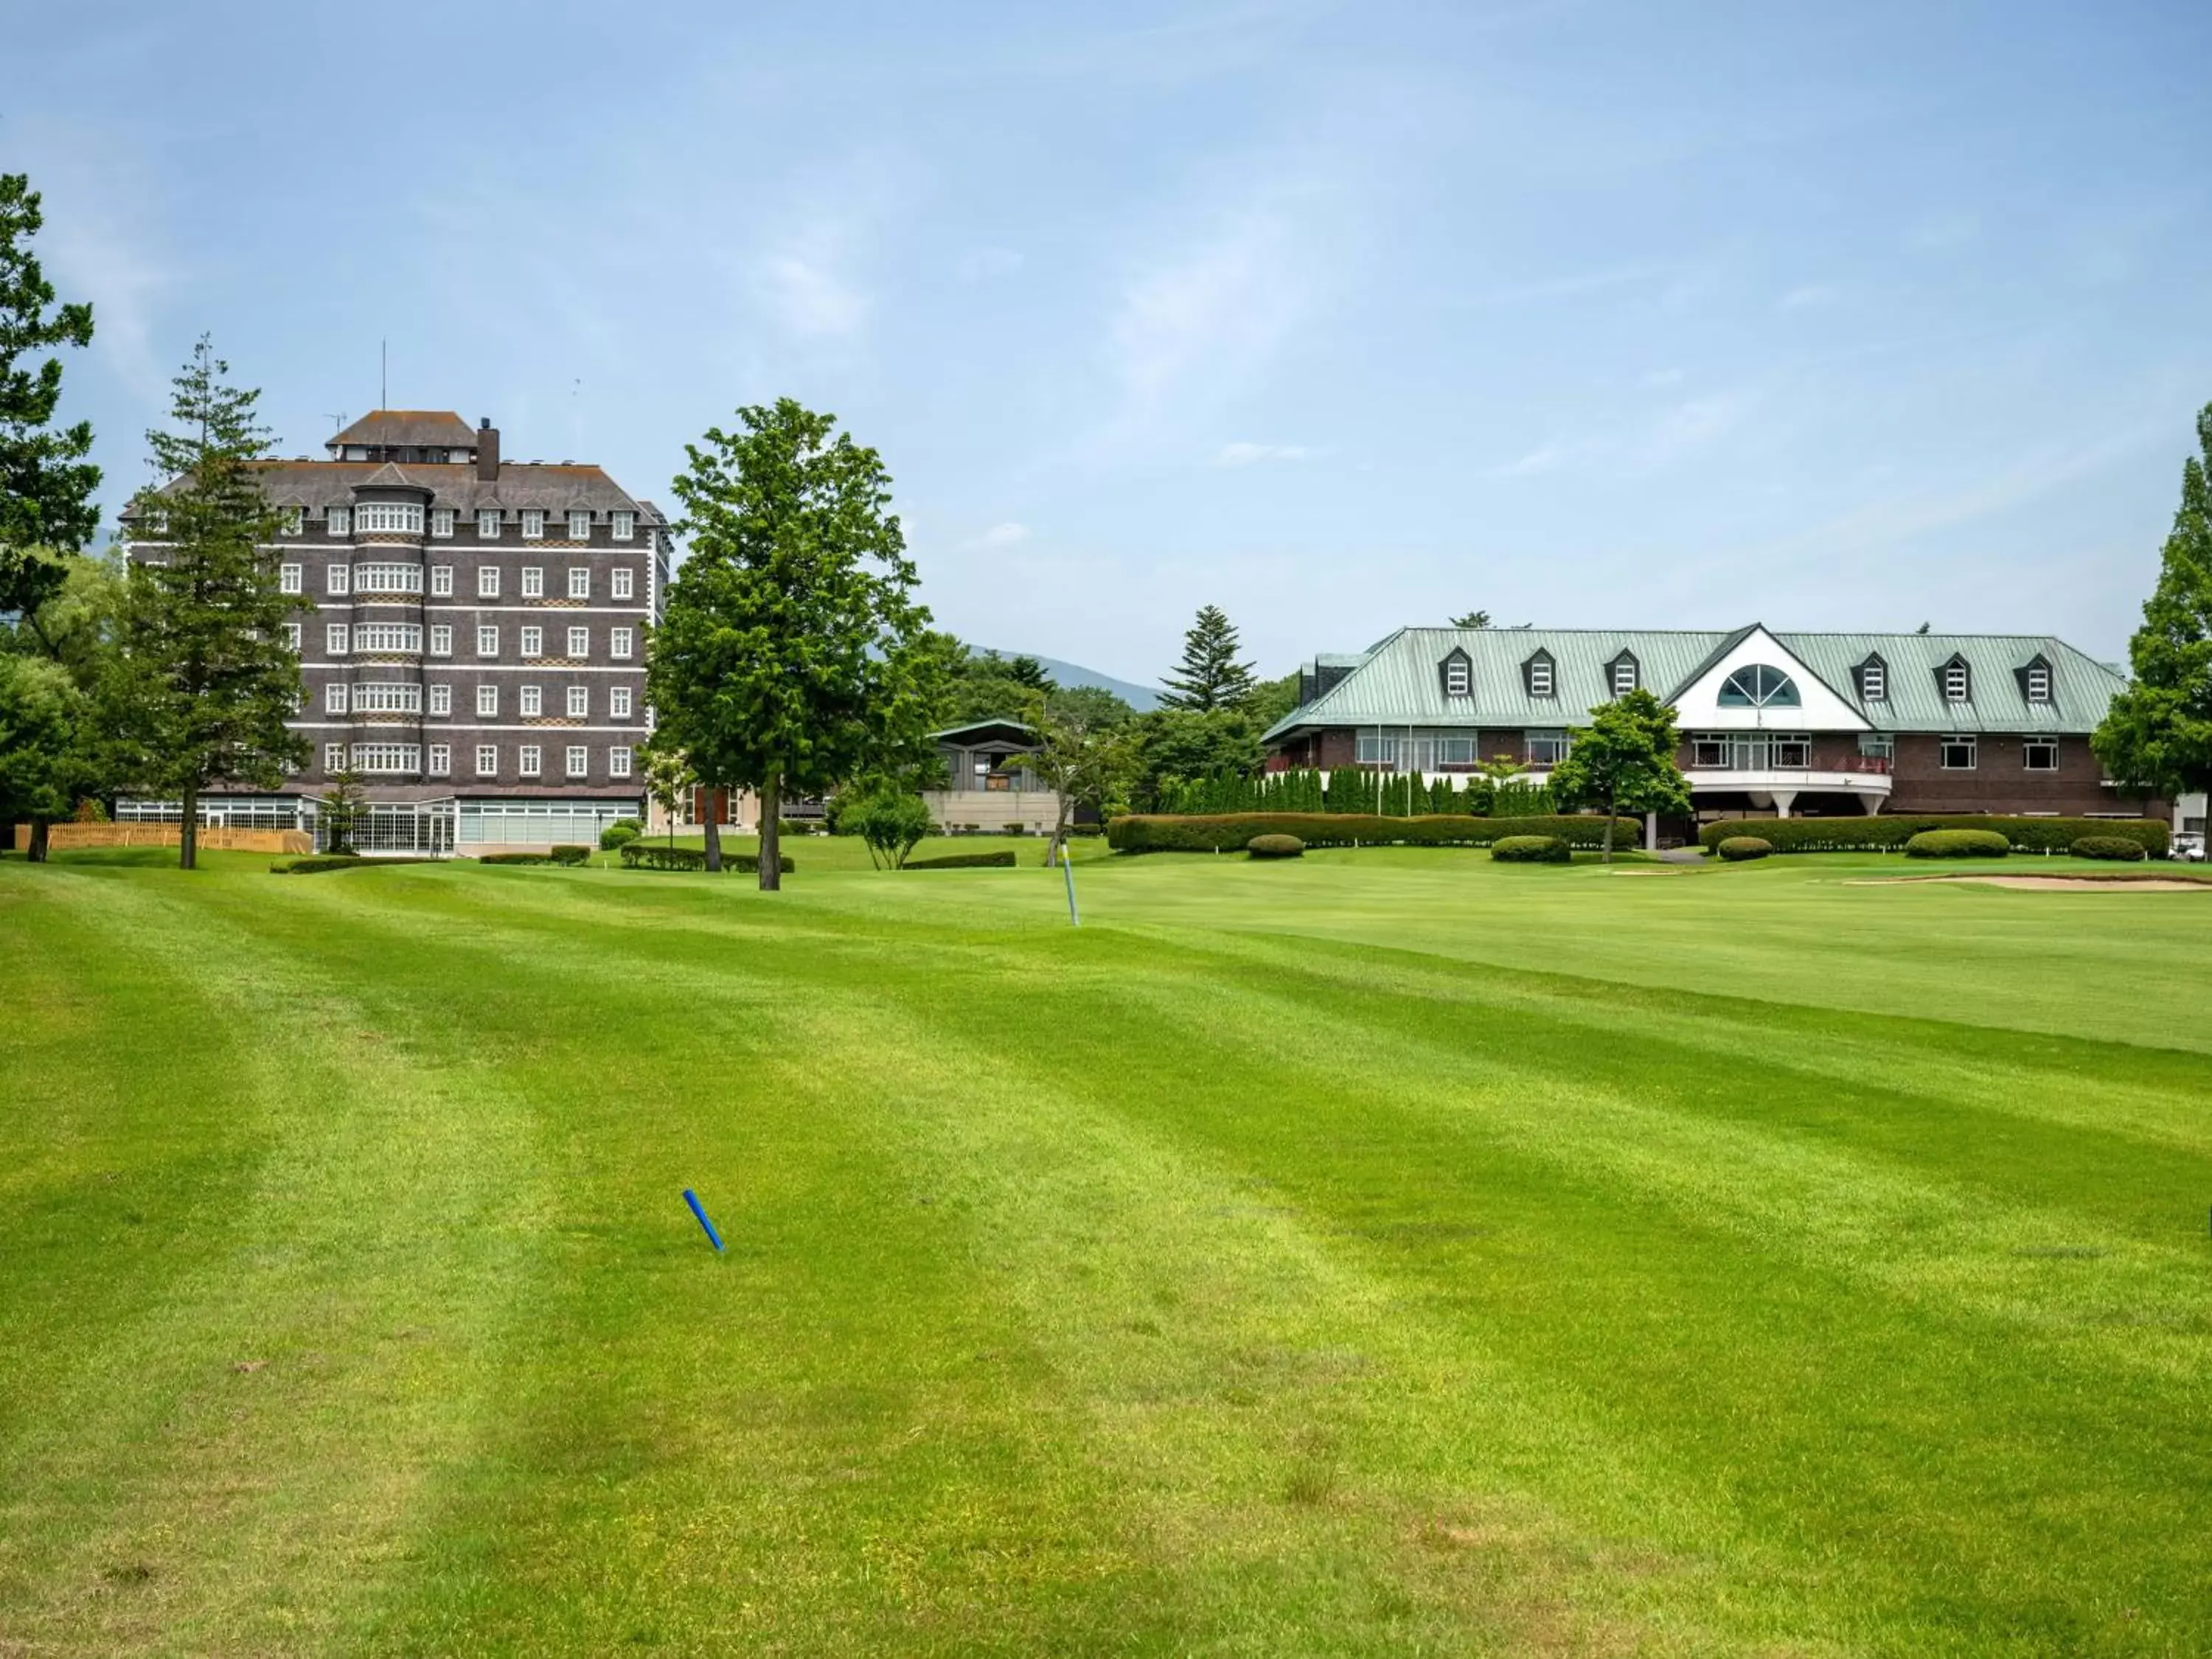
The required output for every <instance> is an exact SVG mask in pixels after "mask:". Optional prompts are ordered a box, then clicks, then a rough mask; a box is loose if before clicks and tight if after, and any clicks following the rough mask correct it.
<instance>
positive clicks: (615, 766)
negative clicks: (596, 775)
mask: <svg viewBox="0 0 2212 1659" xmlns="http://www.w3.org/2000/svg"><path fill="white" fill-rule="evenodd" d="M607 775H608V776H609V777H611V778H626V777H628V776H629V750H627V749H624V748H622V747H620V746H617V747H616V748H613V749H610V750H607Z"/></svg>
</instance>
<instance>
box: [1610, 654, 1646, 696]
mask: <svg viewBox="0 0 2212 1659" xmlns="http://www.w3.org/2000/svg"><path fill="white" fill-rule="evenodd" d="M1606 676H1607V681H1608V683H1609V684H1611V686H1612V689H1613V696H1615V697H1625V696H1627V695H1628V694H1629V693H1630V692H1632V691H1633V690H1636V684H1637V680H1638V669H1637V662H1636V659H1635V658H1634V657H1632V656H1631V655H1629V654H1628V653H1627V652H1626V651H1624V652H1622V653H1620V655H1619V656H1617V657H1615V658H1614V659H1613V661H1612V662H1611V663H1610V664H1608V665H1607V668H1606Z"/></svg>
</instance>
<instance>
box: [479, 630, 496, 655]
mask: <svg viewBox="0 0 2212 1659" xmlns="http://www.w3.org/2000/svg"><path fill="white" fill-rule="evenodd" d="M477 655H478V656H479V657H496V656H497V655H499V629H496V628H479V629H477Z"/></svg>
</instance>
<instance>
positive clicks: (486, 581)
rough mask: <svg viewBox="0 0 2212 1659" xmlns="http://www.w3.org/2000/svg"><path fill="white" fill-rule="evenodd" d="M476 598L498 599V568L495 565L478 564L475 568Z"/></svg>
mask: <svg viewBox="0 0 2212 1659" xmlns="http://www.w3.org/2000/svg"><path fill="white" fill-rule="evenodd" d="M498 597H499V567H498V566H497V565H495V564H480V565H478V566H477V598H478V599H497V598H498Z"/></svg>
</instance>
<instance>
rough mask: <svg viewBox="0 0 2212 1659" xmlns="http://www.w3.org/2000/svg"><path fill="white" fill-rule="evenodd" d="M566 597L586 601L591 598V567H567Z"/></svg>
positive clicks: (576, 565)
mask: <svg viewBox="0 0 2212 1659" xmlns="http://www.w3.org/2000/svg"><path fill="white" fill-rule="evenodd" d="M568 597H569V598H570V599H590V598H591V597H592V568H591V566H589V565H587V564H574V565H570V566H569V567H568Z"/></svg>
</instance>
